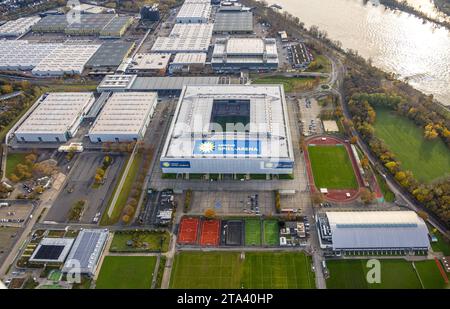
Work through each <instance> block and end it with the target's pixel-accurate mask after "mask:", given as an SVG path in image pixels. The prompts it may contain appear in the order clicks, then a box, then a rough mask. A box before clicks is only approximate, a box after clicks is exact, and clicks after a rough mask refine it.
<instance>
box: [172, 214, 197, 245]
mask: <svg viewBox="0 0 450 309" xmlns="http://www.w3.org/2000/svg"><path fill="white" fill-rule="evenodd" d="M199 224H200V220H199V218H183V219H181V222H180V227H179V229H178V240H177V242H178V243H179V244H196V243H197V233H198V226H199Z"/></svg>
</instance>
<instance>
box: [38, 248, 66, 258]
mask: <svg viewBox="0 0 450 309" xmlns="http://www.w3.org/2000/svg"><path fill="white" fill-rule="evenodd" d="M63 249H64V246H56V245H43V246H41V247H40V248H39V250H38V252H37V253H36V255H35V256H34V258H36V259H39V260H57V259H58V258H59V256H60V255H61V252H62V251H63Z"/></svg>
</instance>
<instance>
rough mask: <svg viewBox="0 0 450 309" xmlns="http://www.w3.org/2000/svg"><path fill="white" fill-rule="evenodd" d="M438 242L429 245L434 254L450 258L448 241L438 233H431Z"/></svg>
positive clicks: (449, 242)
mask: <svg viewBox="0 0 450 309" xmlns="http://www.w3.org/2000/svg"><path fill="white" fill-rule="evenodd" d="M433 234H434V235H435V236H436V237H437V239H438V242H433V243H431V247H432V248H433V251H434V252H442V253H443V254H444V255H445V256H450V240H448V239H446V238H444V236H443V235H442V234H441V233H440V232H439V231H433Z"/></svg>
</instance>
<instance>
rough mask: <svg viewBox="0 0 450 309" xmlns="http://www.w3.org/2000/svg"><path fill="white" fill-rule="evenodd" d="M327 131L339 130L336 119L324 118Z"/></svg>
mask: <svg viewBox="0 0 450 309" xmlns="http://www.w3.org/2000/svg"><path fill="white" fill-rule="evenodd" d="M322 123H323V128H324V130H325V132H339V127H338V125H337V122H336V120H322Z"/></svg>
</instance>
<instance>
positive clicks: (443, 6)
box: [433, 0, 450, 16]
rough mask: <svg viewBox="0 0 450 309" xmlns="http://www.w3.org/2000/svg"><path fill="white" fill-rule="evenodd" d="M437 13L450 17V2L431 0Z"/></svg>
mask: <svg viewBox="0 0 450 309" xmlns="http://www.w3.org/2000/svg"><path fill="white" fill-rule="evenodd" d="M433 3H434V4H435V5H436V7H437V8H438V10H439V11H441V12H442V13H444V14H446V15H447V16H450V1H449V0H433Z"/></svg>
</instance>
